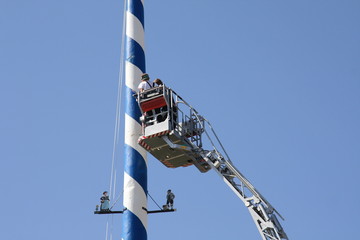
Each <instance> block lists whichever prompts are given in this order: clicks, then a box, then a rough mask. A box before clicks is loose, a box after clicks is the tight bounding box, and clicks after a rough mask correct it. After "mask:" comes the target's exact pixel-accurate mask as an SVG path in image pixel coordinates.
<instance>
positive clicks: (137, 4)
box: [126, 0, 144, 27]
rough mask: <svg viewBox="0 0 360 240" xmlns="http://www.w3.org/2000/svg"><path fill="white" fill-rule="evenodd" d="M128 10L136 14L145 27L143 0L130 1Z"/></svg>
mask: <svg viewBox="0 0 360 240" xmlns="http://www.w3.org/2000/svg"><path fill="white" fill-rule="evenodd" d="M126 10H127V11H129V12H131V13H132V14H133V15H134V16H136V17H137V18H138V19H139V21H140V22H141V24H142V25H143V27H144V6H143V4H142V2H141V0H132V1H128V4H127V9H126Z"/></svg>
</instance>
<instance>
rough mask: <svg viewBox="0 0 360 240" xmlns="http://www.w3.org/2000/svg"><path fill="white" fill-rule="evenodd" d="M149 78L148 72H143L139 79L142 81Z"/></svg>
mask: <svg viewBox="0 0 360 240" xmlns="http://www.w3.org/2000/svg"><path fill="white" fill-rule="evenodd" d="M149 79H150V78H149V74H147V73H144V74H143V75H141V80H142V81H143V80H149Z"/></svg>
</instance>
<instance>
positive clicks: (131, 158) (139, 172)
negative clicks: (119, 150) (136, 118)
mask: <svg viewBox="0 0 360 240" xmlns="http://www.w3.org/2000/svg"><path fill="white" fill-rule="evenodd" d="M124 154H125V159H128V160H127V161H125V163H124V164H125V165H124V171H125V172H126V173H127V174H129V176H131V177H132V178H133V179H135V181H136V182H138V183H139V185H140V186H141V187H142V188H143V190H144V192H145V194H146V193H147V166H146V162H145V160H144V158H143V157H142V156H141V154H140V153H139V152H138V151H136V150H135V149H133V148H132V147H130V146H129V145H126V144H125V149H124Z"/></svg>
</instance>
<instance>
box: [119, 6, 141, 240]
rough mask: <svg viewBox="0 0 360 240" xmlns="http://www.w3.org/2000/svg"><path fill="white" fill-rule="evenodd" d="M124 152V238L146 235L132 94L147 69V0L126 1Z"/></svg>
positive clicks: (135, 106)
mask: <svg viewBox="0 0 360 240" xmlns="http://www.w3.org/2000/svg"><path fill="white" fill-rule="evenodd" d="M125 28H126V50H125V51H126V55H125V60H126V61H125V98H126V100H125V102H126V103H125V104H126V106H125V156H124V198H123V201H124V203H123V204H124V213H123V233H122V234H123V235H122V239H123V240H146V239H147V158H146V151H145V150H144V149H143V148H141V147H140V146H139V145H138V143H137V140H138V138H139V136H140V135H141V123H140V120H139V119H140V116H141V112H140V110H139V107H138V104H137V102H136V99H135V97H134V96H133V94H134V93H135V92H136V91H137V87H138V84H139V83H140V79H141V75H142V74H143V73H145V50H144V0H127V1H126V26H125Z"/></svg>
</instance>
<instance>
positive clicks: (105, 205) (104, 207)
mask: <svg viewBox="0 0 360 240" xmlns="http://www.w3.org/2000/svg"><path fill="white" fill-rule="evenodd" d="M107 194H108V192H107V191H105V192H103V195H102V196H101V198H100V202H101V205H100V211H110V198H109V196H108V195H107Z"/></svg>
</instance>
